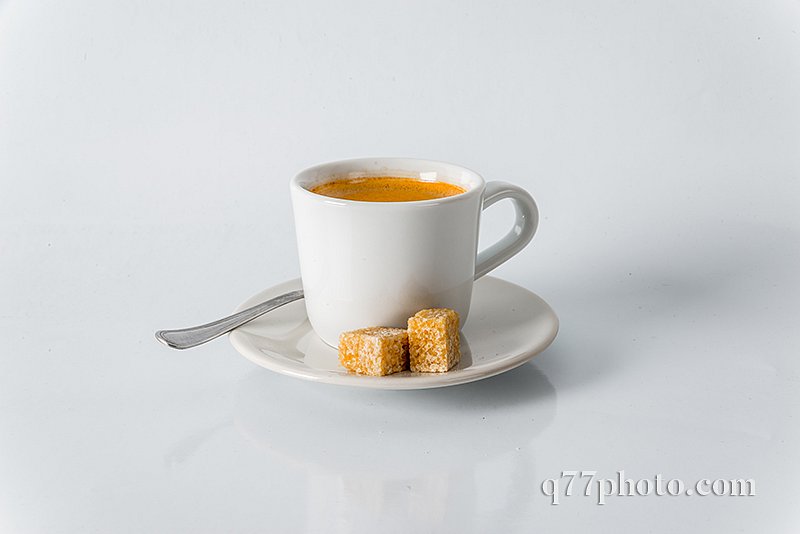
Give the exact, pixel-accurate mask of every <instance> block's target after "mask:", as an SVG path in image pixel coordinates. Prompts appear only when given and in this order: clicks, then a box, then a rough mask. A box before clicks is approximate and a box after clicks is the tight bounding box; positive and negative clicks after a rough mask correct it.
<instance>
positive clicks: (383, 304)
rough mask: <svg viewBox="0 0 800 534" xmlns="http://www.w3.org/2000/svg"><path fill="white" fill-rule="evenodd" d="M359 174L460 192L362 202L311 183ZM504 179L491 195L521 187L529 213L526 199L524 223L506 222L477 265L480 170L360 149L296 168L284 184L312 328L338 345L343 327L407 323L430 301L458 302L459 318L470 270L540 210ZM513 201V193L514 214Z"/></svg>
mask: <svg viewBox="0 0 800 534" xmlns="http://www.w3.org/2000/svg"><path fill="white" fill-rule="evenodd" d="M366 176H396V177H408V178H418V179H422V180H439V181H446V182H450V183H453V184H456V185H459V186H461V187H463V188H464V189H465V190H466V192H465V193H463V194H460V195H455V196H451V197H446V198H442V199H434V200H423V201H414V202H361V201H352V200H342V199H337V198H331V197H326V196H322V195H318V194H316V193H312V192H311V191H310V190H309V189H310V188H312V187H313V186H314V185H316V184H318V183H321V182H325V181H329V180H332V179H339V178H347V177H352V178H356V177H366ZM491 184H496V182H493V183H490V185H491ZM501 185H502V187H499V188H498V186H494V187H493V190H496V191H497V192H498V195H497V196H498V198H497V200H499V198H505V197H514V196H515V195H517V196H518V195H520V194H522V197H527V198H523V201H527V200H529V203H528V205H527V206H526V208H531V206H532V210H533V213H532V212H531V210H530V209H527V211H526V213H523V214H522V218H523V220H522V222H521V226H526V225H527V227H526V231H525V232H517V231H515V230H512V231H511V232H510V233H509V235H507V236H506V238H504V239H506V240H508V241H507V242H506V243H503V240H501V242H500V243H497V244H495V245H494V246H493V247H494V249H493V247H490V248H489V249H487V250H486V251H484V252H482V253H481V256H482V257H479V258H478V264H479V268H478V269H476V254H477V247H478V229H479V224H480V214H481V210H482V208H483V207H485V206H486V205H488V202H487V192H488V191H487V190H488V189H489V188H487V184H486V183H485V182H484V180H483V178H481V176H480V175H478V174H477V173H475V172H473V171H471V170H469V169H466V168H464V167H460V166H457V165H452V164H448V163H442V162H436V161H428V160H417V159H406V158H365V159H356V160H346V161H339V162H333V163H327V164H323V165H318V166H316V167H312V168H310V169H306V170H305V171H302V172H301V173H300V174H298V175H297V176H295V178H294V179H293V180H292V181H291V186H290V188H291V196H292V206H293V209H294V218H295V228H296V232H297V246H298V253H299V258H300V271H301V276H302V280H303V290H304V292H305V303H306V310H307V313H308V318H309V321H310V322H311V326H312V327H313V328H314V330H315V332H316V333H317V334H318V335H319V336H320V337H321V338H322V340H323V341H325V342H326V343H327V344H329V345H332V346H334V347H335V346H337V345H338V339H339V334H340V333H341V332H343V331H346V330H353V329H356V328H363V327H366V326H397V327H403V328H404V327H405V326H406V322H407V319H408V318H409V317H410V316H412V315H414V313H416V312H417V311H419V310H421V309H424V308H432V307H445V308H452V309H454V310H456V311H457V312H458V314H459V315H460V317H461V321H462V324H464V323H465V322H466V320H467V317H468V315H469V305H470V299H471V297H472V284H473V281H474V279H475V278H476V274H477V275H478V276H480V275H482V274H485V272H487V271H488V270H490V269H491V268H494V267H495V266H497V265H499V264H500V263H502V262H503V261H505V260H506V259H508V257H511V256H512V255H513V254H515V253H516V252H517V251H518V250H519V249H521V248H522V247H524V246H525V244H527V242H528V241H530V238H531V237H532V236H533V232H534V231H535V227H536V220H538V215H537V216H534V215H536V214H535V210H536V205H535V204H534V203H533V200H532V199H531V198H530V195H528V194H527V193H525V192H524V191H522V190H520V189H519V188H515V187H514V186H510V185H509V184H501ZM509 188H512V189H513V193H514V194H509ZM512 199H513V198H512ZM519 202H520V201H519V200H518V199H515V207H517V212H518V213H517V215H518V219H519V218H520V213H519V207H518V203H519ZM518 222H520V221H519V220H518ZM517 226H519V225H517ZM523 234H524V235H523ZM523 241H524V243H523ZM520 244H521V246H520ZM492 249H493V250H492ZM511 249H514V250H511ZM481 271H482V272H481Z"/></svg>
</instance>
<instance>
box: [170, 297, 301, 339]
mask: <svg viewBox="0 0 800 534" xmlns="http://www.w3.org/2000/svg"><path fill="white" fill-rule="evenodd" d="M301 298H303V290H302V289H299V290H297V291H291V292H289V293H284V294H283V295H280V296H277V297H275V298H274V299H269V300H268V301H266V302H262V303H261V304H256V305H255V306H253V307H252V308H247V309H246V310H242V311H240V312H238V313H234V314H233V315H231V316H228V317H225V318H224V319H220V320H218V321H214V322H212V323H208V324H204V325H200V326H193V327H192V328H182V329H180V330H159V331H158V332H156V339H157V340H159V341H160V342H162V343H163V344H165V345H167V346H168V347H172V348H173V349H188V348H191V347H196V346H197V345H202V344H203V343H205V342H207V341H211V340H212V339H214V338H217V337H219V336H221V335H222V334H225V333H227V332H230V331H231V330H233V329H234V328H237V327H239V326H242V325H243V324H245V323H247V322H250V321H252V320H253V319H255V318H256V317H261V316H262V315H264V314H265V313H267V312H269V311H272V310H274V309H275V308H280V307H281V306H283V305H284V304H289V303H290V302H294V301H295V300H299V299H301Z"/></svg>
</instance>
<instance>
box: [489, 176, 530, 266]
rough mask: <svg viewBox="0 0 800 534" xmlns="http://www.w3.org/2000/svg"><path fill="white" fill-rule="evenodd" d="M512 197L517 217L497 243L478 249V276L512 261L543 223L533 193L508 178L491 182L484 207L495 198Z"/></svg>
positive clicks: (497, 199)
mask: <svg viewBox="0 0 800 534" xmlns="http://www.w3.org/2000/svg"><path fill="white" fill-rule="evenodd" d="M504 198H510V199H511V201H512V202H513V203H514V212H515V213H516V220H515V221H514V227H513V228H512V229H511V230H510V231H509V232H508V233H507V234H506V235H505V236H503V238H502V239H501V240H500V241H498V242H497V243H495V244H493V245H491V246H489V247H488V248H486V249H485V250H482V251H481V252H479V253H478V257H477V259H476V260H475V279H476V280H477V279H478V278H480V277H481V276H483V275H485V274H486V273H488V272H489V271H491V270H492V269H494V268H495V267H498V266H499V265H500V264H502V263H505V262H506V261H508V260H509V259H510V258H511V257H512V256H514V255H515V254H516V253H518V252H519V251H520V250H522V249H523V248H525V245H527V244H528V243H530V241H531V239H533V234H535V233H536V228H537V226H539V209H538V208H537V207H536V202H534V201H533V197H531V195H530V194H529V193H528V192H527V191H525V190H524V189H522V188H521V187H517V186H516V185H513V184H509V183H506V182H488V183H487V184H486V187H485V188H484V190H483V207H482V208H481V209H484V210H485V209H486V208H488V207H489V206H491V205H492V204H494V203H495V202H497V201H499V200H503V199H504Z"/></svg>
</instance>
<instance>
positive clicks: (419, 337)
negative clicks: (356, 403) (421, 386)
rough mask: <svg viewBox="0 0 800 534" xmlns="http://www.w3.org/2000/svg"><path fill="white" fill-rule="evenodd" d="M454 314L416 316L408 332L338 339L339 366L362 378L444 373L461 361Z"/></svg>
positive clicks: (364, 332) (367, 331)
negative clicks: (402, 373)
mask: <svg viewBox="0 0 800 534" xmlns="http://www.w3.org/2000/svg"><path fill="white" fill-rule="evenodd" d="M458 322H459V319H458V313H456V312H455V311H454V310H450V309H447V308H432V309H428V310H422V311H419V312H417V313H416V314H415V315H414V316H413V317H411V318H409V319H408V330H406V329H403V328H390V327H383V326H376V327H370V328H361V329H359V330H352V331H350V332H343V333H342V334H341V335H340V336H339V363H341V364H342V366H343V367H344V368H345V369H348V370H350V371H353V372H354V373H357V374H362V375H374V376H383V375H388V374H392V373H397V372H399V371H404V370H406V369H410V370H411V371H413V372H416V373H444V372H446V371H448V370H450V369H452V368H453V367H454V366H455V365H456V364H457V363H458V361H459V359H460V358H461V352H460V347H459V340H458Z"/></svg>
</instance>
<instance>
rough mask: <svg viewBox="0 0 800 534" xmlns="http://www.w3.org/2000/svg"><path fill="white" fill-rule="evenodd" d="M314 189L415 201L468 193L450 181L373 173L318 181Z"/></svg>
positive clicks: (357, 197)
mask: <svg viewBox="0 0 800 534" xmlns="http://www.w3.org/2000/svg"><path fill="white" fill-rule="evenodd" d="M310 191H311V192H312V193H317V194H318V195H324V196H326V197H332V198H341V199H343V200H360V201H366V202H413V201H415V200H433V199H436V198H445V197H451V196H453V195H460V194H461V193H465V192H466V191H467V190H466V189H464V188H463V187H460V186H457V185H455V184H451V183H447V182H430V181H425V180H418V179H416V178H401V177H395V176H371V177H367V178H341V179H338V180H331V181H330V182H323V183H321V184H318V185H315V186H314V187H312V188H311V189H310Z"/></svg>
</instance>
